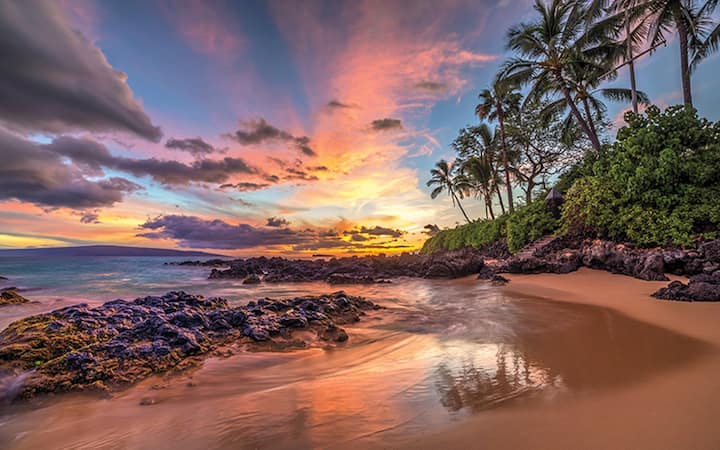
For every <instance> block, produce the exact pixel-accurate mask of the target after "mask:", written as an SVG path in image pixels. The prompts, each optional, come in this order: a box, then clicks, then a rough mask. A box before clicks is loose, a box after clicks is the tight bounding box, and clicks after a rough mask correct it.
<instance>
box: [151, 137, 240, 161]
mask: <svg viewBox="0 0 720 450" xmlns="http://www.w3.org/2000/svg"><path fill="white" fill-rule="evenodd" d="M165 147H166V148H171V149H173V150H181V151H184V152H188V153H190V154H191V155H193V156H198V157H200V156H207V155H210V154H212V153H225V151H226V150H225V149H218V148H215V147H213V146H212V145H210V144H208V143H207V142H205V140H203V139H202V138H200V137H196V138H187V139H175V138H170V139H168V140H167V142H165Z"/></svg>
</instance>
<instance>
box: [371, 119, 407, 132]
mask: <svg viewBox="0 0 720 450" xmlns="http://www.w3.org/2000/svg"><path fill="white" fill-rule="evenodd" d="M370 128H372V129H373V130H374V131H388V130H401V129H402V121H401V120H400V119H389V118H387V117H386V118H384V119H377V120H373V121H372V122H371V123H370Z"/></svg>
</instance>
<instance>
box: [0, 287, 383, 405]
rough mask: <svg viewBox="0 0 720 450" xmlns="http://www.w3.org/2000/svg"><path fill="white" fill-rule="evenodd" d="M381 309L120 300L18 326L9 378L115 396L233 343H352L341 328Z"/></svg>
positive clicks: (4, 339) (327, 303)
mask: <svg viewBox="0 0 720 450" xmlns="http://www.w3.org/2000/svg"><path fill="white" fill-rule="evenodd" d="M375 308H377V305H374V304H373V303H372V302H370V301H368V300H365V299H363V298H361V297H353V296H349V295H347V294H345V293H344V292H336V293H334V294H330V295H320V296H307V297H297V298H292V299H284V300H272V299H260V300H258V301H257V302H250V303H248V304H247V305H244V306H240V307H230V306H229V305H228V303H227V301H226V300H224V299H222V298H204V297H202V296H196V295H190V294H186V293H185V292H168V293H167V294H165V295H163V296H148V297H143V298H137V299H135V300H134V301H125V300H113V301H110V302H107V303H105V304H103V305H101V306H98V307H94V308H91V307H89V306H88V305H87V304H78V305H73V306H69V307H66V308H61V309H58V310H55V311H52V312H50V313H46V314H39V315H36V316H31V317H28V318H25V319H22V320H19V321H17V322H13V323H12V324H10V325H9V326H8V327H7V328H6V329H5V330H3V331H2V332H0V373H13V372H14V373H23V372H27V371H31V370H32V372H29V374H28V375H27V378H26V379H25V381H24V384H23V387H22V392H21V393H20V396H21V397H23V398H28V397H32V396H34V395H36V394H40V393H50V392H62V391H78V390H85V389H90V388H92V389H101V390H106V389H112V388H115V387H119V386H122V385H125V384H127V383H133V382H136V381H139V380H141V379H143V378H146V377H147V376H149V375H151V374H154V373H163V372H167V371H169V370H180V369H181V368H185V367H190V366H192V365H193V364H196V363H197V362H199V361H200V360H201V358H200V357H202V356H203V355H206V354H209V353H210V352H212V351H214V350H216V349H217V348H219V347H221V346H224V345H227V344H230V343H244V344H246V345H247V346H249V347H250V348H252V347H253V346H258V345H262V347H259V348H261V349H272V348H282V349H290V348H304V347H305V346H307V345H308V342H313V340H312V339H311V340H309V341H303V340H302V339H300V338H296V337H293V332H294V331H295V330H298V329H303V330H307V331H309V332H311V333H314V334H315V335H316V336H317V337H318V338H319V339H320V340H321V341H325V342H328V343H332V342H334V343H340V342H344V341H346V340H347V339H348V335H347V333H346V332H345V330H343V329H342V328H340V326H339V325H341V324H346V323H353V322H356V321H358V320H360V317H361V315H362V314H364V313H365V312H364V311H367V310H372V309H375ZM303 336H305V337H306V338H307V334H303ZM268 345H269V346H270V347H268Z"/></svg>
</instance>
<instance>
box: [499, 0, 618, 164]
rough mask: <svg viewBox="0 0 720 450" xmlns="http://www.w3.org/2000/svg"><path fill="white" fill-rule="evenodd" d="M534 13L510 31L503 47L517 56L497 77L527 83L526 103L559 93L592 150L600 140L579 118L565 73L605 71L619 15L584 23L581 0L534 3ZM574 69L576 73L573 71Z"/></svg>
mask: <svg viewBox="0 0 720 450" xmlns="http://www.w3.org/2000/svg"><path fill="white" fill-rule="evenodd" d="M534 8H535V10H536V11H537V12H538V14H539V16H540V17H539V18H537V19H536V20H534V21H532V22H529V23H523V24H521V25H519V26H517V27H514V28H512V29H511V30H510V31H509V33H508V47H509V48H510V49H512V50H514V51H517V52H519V53H520V55H521V57H516V58H512V59H510V60H509V61H508V62H507V63H506V64H505V67H504V69H503V76H504V77H506V78H507V79H510V80H517V81H519V82H522V83H532V87H531V89H530V92H529V93H528V99H538V98H540V97H542V96H543V95H544V94H546V93H547V92H548V91H552V90H559V91H560V93H561V94H562V95H563V97H565V102H566V104H567V105H568V107H569V108H570V111H571V113H572V115H573V116H574V117H575V120H576V121H577V122H578V124H579V125H580V126H581V128H582V129H583V131H584V132H585V134H587V136H588V138H589V139H590V142H591V144H592V146H593V148H595V150H600V147H601V145H600V139H599V137H598V136H597V134H596V133H595V132H593V129H592V128H591V126H590V124H589V123H588V121H587V120H586V118H585V117H583V114H582V113H581V112H580V110H579V109H578V107H577V105H576V103H575V101H574V100H573V93H572V90H571V89H572V83H571V80H570V79H569V76H568V73H569V72H571V71H572V70H573V69H574V67H575V66H578V65H580V66H582V67H583V68H584V70H587V69H588V68H590V67H593V66H597V68H598V70H602V69H601V68H603V67H605V68H606V67H607V62H608V61H610V60H614V59H615V58H616V57H617V55H618V50H619V49H620V48H622V46H620V45H619V44H618V43H617V42H616V41H615V40H614V39H615V37H617V36H618V35H619V33H620V30H621V29H622V17H620V16H619V15H617V14H616V15H609V16H603V17H602V18H600V19H598V20H592V21H591V23H588V17H589V14H590V11H589V9H588V7H587V5H586V4H585V2H582V1H576V0H552V1H551V2H550V3H549V4H546V3H543V2H542V1H541V0H536V1H535V7H534ZM575 70H581V69H578V68H575Z"/></svg>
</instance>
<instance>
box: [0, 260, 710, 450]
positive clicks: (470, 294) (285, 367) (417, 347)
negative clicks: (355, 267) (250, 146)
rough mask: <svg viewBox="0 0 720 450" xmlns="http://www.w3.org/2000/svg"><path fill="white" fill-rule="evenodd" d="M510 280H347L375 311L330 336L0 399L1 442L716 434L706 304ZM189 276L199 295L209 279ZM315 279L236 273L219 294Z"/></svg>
mask: <svg viewBox="0 0 720 450" xmlns="http://www.w3.org/2000/svg"><path fill="white" fill-rule="evenodd" d="M88 276H89V275H88ZM510 278H511V281H510V283H509V284H507V285H505V286H494V285H492V284H491V283H490V282H487V281H482V280H477V279H475V277H465V278H460V279H455V280H419V279H398V280H393V283H390V284H381V285H370V286H361V285H359V286H346V287H345V288H346V291H347V292H348V294H351V295H363V296H365V297H367V298H368V299H370V300H372V301H373V302H376V303H378V304H380V305H382V306H384V307H385V308H387V309H383V310H379V311H375V312H371V313H368V314H367V315H366V316H363V317H362V318H361V320H360V322H357V323H356V324H354V325H348V326H345V328H346V330H347V332H348V334H349V337H350V338H349V341H348V342H347V343H346V344H343V345H341V346H337V347H335V348H331V349H322V348H310V349H307V350H299V351H291V352H280V353H277V352H262V351H261V352H246V351H237V349H235V350H234V351H228V352H227V354H223V352H215V353H213V355H210V357H209V358H207V359H205V361H204V363H203V364H202V365H201V366H200V367H198V368H196V369H193V370H188V371H185V372H182V373H179V374H174V375H172V376H153V377H150V378H148V379H146V380H144V381H141V382H140V383H138V384H135V385H133V386H130V387H128V388H126V389H121V390H118V391H116V392H113V393H112V394H111V395H109V396H102V395H97V394H63V395H56V396H49V397H41V398H38V399H36V400H34V401H33V402H30V403H22V402H21V403H16V404H9V405H5V406H3V407H1V408H0V417H1V420H0V442H3V443H5V444H6V445H5V447H6V448H15V449H30V448H47V447H48V446H55V447H59V448H133V449H135V448H137V449H146V448H158V447H163V446H169V445H172V446H173V448H197V447H198V446H203V447H205V448H218V449H224V448H274V449H275V448H293V449H294V448H308V449H310V448H410V447H413V448H554V449H562V448H653V449H657V448H693V449H694V448H697V449H706V448H707V449H713V448H717V446H718V443H719V442H720V432H716V431H715V427H714V418H715V417H716V414H717V413H718V412H720V407H719V406H718V400H719V399H720V388H719V387H718V383H716V382H715V381H714V380H715V377H714V375H715V374H716V373H717V370H718V369H720V351H718V349H719V348H720V346H719V345H718V344H719V343H720V330H718V329H717V327H716V326H715V324H716V323H717V319H718V316H719V315H720V309H719V308H718V306H720V305H718V304H710V303H681V302H668V301H660V300H656V299H653V298H651V297H649V294H650V293H652V292H653V291H654V290H656V289H657V288H658V287H659V286H662V285H663V284H664V283H663V282H648V281H640V280H637V279H633V278H629V277H625V276H621V275H613V274H609V273H607V272H602V271H596V270H590V269H581V270H580V271H578V272H575V273H571V274H566V275H512V276H510ZM218 287H220V288H221V289H223V291H224V292H227V293H232V292H233V289H232V288H231V287H230V286H228V285H226V284H222V285H219V286H218ZM138 288H141V286H139V287H138ZM203 288H204V289H206V290H210V292H208V294H211V293H212V285H208V284H203ZM331 290H332V287H331V286H327V285H325V284H323V283H298V284H294V285H292V288H291V286H290V285H283V284H280V285H277V286H272V285H267V286H264V287H259V286H252V287H248V286H244V287H237V288H236V290H235V298H237V300H235V301H234V302H233V303H234V304H242V303H243V302H244V301H246V300H242V299H243V298H245V299H251V298H254V297H257V296H258V294H262V295H266V294H267V295H270V296H271V297H283V296H286V295H287V294H289V293H292V294H293V295H300V294H319V293H321V292H330V291H331ZM38 292H39V291H38ZM54 298H55V295H51V296H48V297H47V298H46V299H45V300H44V301H50V302H52V303H56V302H57V300H54ZM67 301H70V300H69V299H67ZM40 306H42V303H41V304H40ZM14 308H16V309H17V308H18V307H14Z"/></svg>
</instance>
